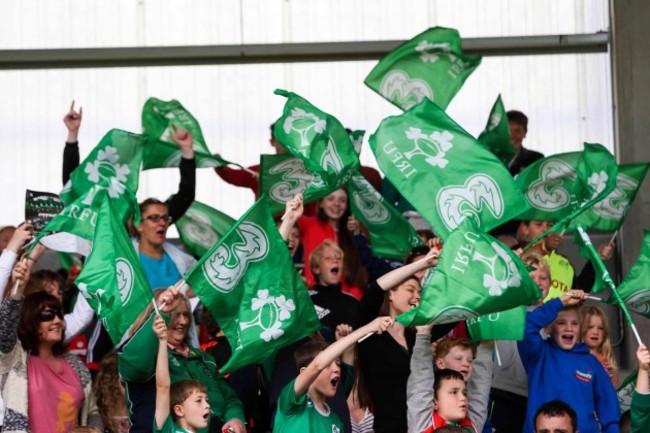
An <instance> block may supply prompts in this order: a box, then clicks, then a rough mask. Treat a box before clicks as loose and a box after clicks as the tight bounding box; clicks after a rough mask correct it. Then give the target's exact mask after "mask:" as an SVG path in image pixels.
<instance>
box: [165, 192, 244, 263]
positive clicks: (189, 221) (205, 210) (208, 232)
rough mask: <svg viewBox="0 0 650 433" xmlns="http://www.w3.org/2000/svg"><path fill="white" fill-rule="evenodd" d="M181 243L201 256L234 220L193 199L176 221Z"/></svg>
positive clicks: (224, 232)
mask: <svg viewBox="0 0 650 433" xmlns="http://www.w3.org/2000/svg"><path fill="white" fill-rule="evenodd" d="M175 224H176V228H177V229H178V234H179V235H180V237H181V241H182V242H183V245H185V247H186V248H187V250H188V251H189V252H190V253H191V254H192V255H194V256H196V257H201V256H202V255H203V254H205V253H207V252H208V251H209V250H210V248H212V247H213V246H214V245H215V244H216V243H217V242H218V241H219V239H221V237H222V236H223V235H224V234H226V232H227V231H228V230H230V227H232V226H233V225H234V224H235V220H234V219H232V218H231V217H229V216H228V215H226V214H225V213H223V212H220V211H218V210H216V209H214V208H212V207H210V206H208V205H206V204H203V203H200V202H198V201H195V202H193V203H192V205H191V206H190V207H189V209H187V211H185V214H183V216H182V217H180V218H179V219H178V221H176V223H175Z"/></svg>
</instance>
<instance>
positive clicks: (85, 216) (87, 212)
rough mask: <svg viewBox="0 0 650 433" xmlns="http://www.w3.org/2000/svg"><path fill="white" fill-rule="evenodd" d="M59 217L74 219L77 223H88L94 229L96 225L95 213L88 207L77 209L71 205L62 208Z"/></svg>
mask: <svg viewBox="0 0 650 433" xmlns="http://www.w3.org/2000/svg"><path fill="white" fill-rule="evenodd" d="M79 212H81V213H79ZM61 215H64V216H67V217H70V218H74V219H76V220H78V221H82V222H89V223H90V225H91V226H92V227H95V225H96V223H97V212H95V211H94V210H92V209H91V208H88V207H79V206H77V205H76V204H71V205H70V206H66V207H65V208H63V210H62V211H61Z"/></svg>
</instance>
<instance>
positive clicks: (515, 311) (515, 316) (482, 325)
mask: <svg viewBox="0 0 650 433" xmlns="http://www.w3.org/2000/svg"><path fill="white" fill-rule="evenodd" d="M525 329H526V307H524V306H519V307H515V308H512V309H510V310H506V311H501V312H498V313H492V314H488V315H485V316H480V317H476V318H474V319H469V320H467V331H468V332H469V335H470V336H471V337H472V341H483V340H515V341H521V340H523V339H524V331H525Z"/></svg>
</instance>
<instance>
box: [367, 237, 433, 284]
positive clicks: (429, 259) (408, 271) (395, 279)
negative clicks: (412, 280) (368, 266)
mask: <svg viewBox="0 0 650 433" xmlns="http://www.w3.org/2000/svg"><path fill="white" fill-rule="evenodd" d="M439 257H440V249H439V248H438V246H434V247H432V248H431V249H430V250H429V252H428V253H427V255H426V256H424V257H422V258H421V259H420V260H418V261H416V262H413V263H410V264H408V265H404V266H402V267H401V268H397V269H395V270H394V271H390V272H389V273H387V274H385V275H382V276H381V277H379V278H378V279H377V284H378V285H379V287H381V288H382V289H383V290H384V291H386V290H390V289H392V288H393V287H395V286H397V285H398V284H400V283H401V282H402V281H404V280H405V279H407V278H408V277H410V276H411V275H413V274H415V273H416V272H419V271H422V270H424V269H427V268H430V267H431V266H435V265H436V264H438V258H439Z"/></svg>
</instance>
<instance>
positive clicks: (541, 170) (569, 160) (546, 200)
mask: <svg viewBox="0 0 650 433" xmlns="http://www.w3.org/2000/svg"><path fill="white" fill-rule="evenodd" d="M584 145H585V149H584V150H583V151H582V152H568V153H561V154H557V155H551V156H548V157H546V158H543V159H540V160H538V161H536V162H535V163H533V164H532V165H530V166H529V167H528V168H526V169H525V170H524V171H523V172H521V173H520V174H519V175H518V176H517V178H516V179H515V181H516V182H517V185H518V186H519V188H520V189H521V191H522V192H523V193H524V195H525V196H526V200H527V201H528V203H529V205H530V210H529V211H527V212H526V213H524V214H523V215H521V217H520V218H521V219H523V220H526V221H531V220H538V221H561V220H566V219H573V218H575V217H576V216H577V215H579V214H580V212H583V211H585V210H586V209H588V208H590V207H591V206H593V205H594V204H595V203H598V202H599V201H601V200H602V199H604V198H605V197H606V196H607V195H608V194H609V193H610V192H612V191H613V190H614V188H615V186H616V176H617V174H618V167H617V165H616V159H615V158H614V156H613V155H612V154H611V153H610V152H609V151H608V150H607V149H606V148H605V147H603V146H602V145H600V144H592V143H585V144H584Z"/></svg>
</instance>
